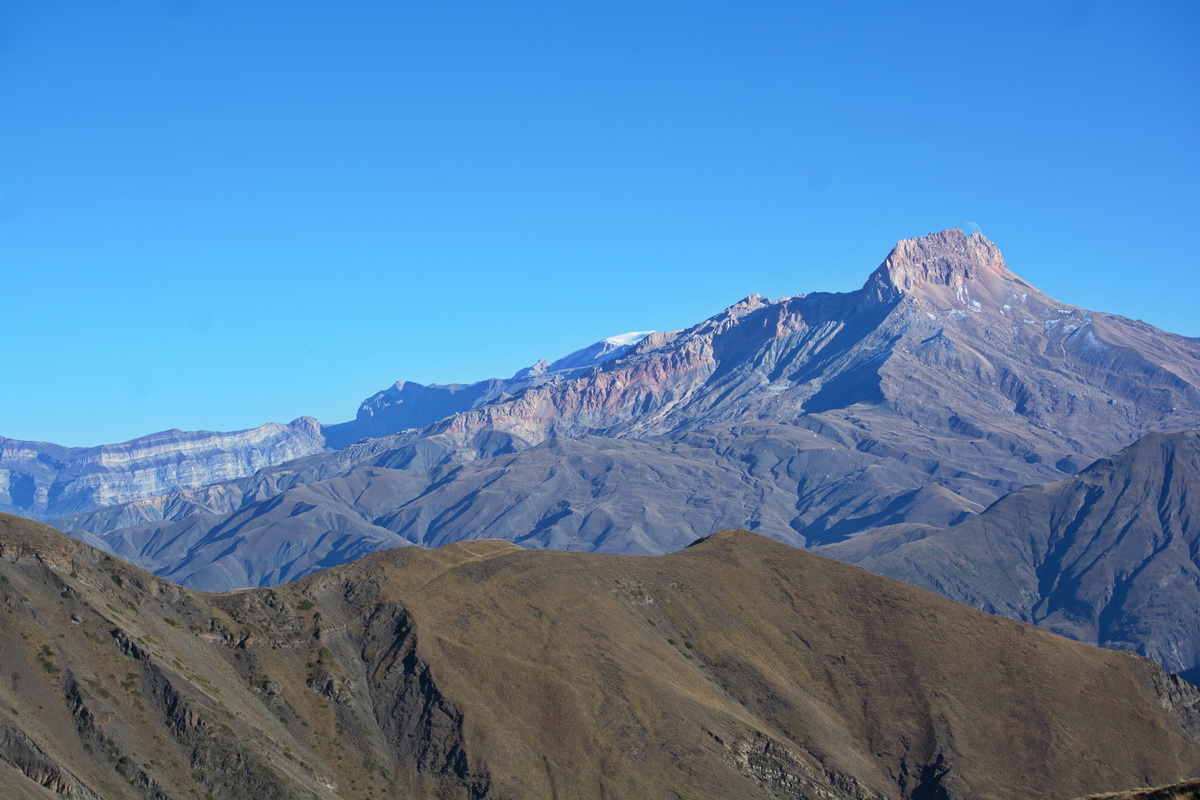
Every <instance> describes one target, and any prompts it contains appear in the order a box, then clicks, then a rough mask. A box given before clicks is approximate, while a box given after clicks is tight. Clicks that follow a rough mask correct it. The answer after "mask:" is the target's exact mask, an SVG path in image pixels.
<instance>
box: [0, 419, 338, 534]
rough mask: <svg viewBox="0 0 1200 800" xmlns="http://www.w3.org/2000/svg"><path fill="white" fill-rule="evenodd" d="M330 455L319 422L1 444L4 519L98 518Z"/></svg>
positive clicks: (3, 441)
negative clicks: (83, 442)
mask: <svg viewBox="0 0 1200 800" xmlns="http://www.w3.org/2000/svg"><path fill="white" fill-rule="evenodd" d="M324 449H325V441H324V439H323V437H322V436H321V430H320V425H319V423H318V422H317V421H316V420H315V419H313V418H312V417H300V418H299V419H296V420H293V421H292V422H290V423H288V424H287V425H281V424H279V423H276V422H271V423H268V424H266V425H261V426H259V427H257V428H251V429H249V430H244V431H233V432H230V433H217V432H213V431H180V430H169V431H162V432H161V433H154V434H150V435H149V436H142V437H139V438H137V439H133V440H130V441H128V442H122V443H121V444H106V445H100V446H99V447H63V446H62V445H56V444H50V443H47V442H25V441H20V440H17V439H6V438H4V437H2V436H0V511H8V512H13V513H17V514H24V515H27V516H32V517H53V516H61V515H64V514H74V513H79V512H82V511H91V510H94V509H98V508H103V507H105V506H111V505H116V504H121V503H127V502H131V501H136V500H141V499H144V498H146V497H153V496H159V495H164V494H170V493H172V492H176V491H179V490H182V489H190V488H193V487H197V486H208V485H211V484H214V483H220V482H223V481H228V480H231V479H234V478H242V477H246V476H249V475H253V474H254V473H256V472H258V471H259V470H260V469H262V468H264V467H269V466H273V465H275V464H282V463H284V462H287V461H292V460H294V459H297V458H300V457H302V456H307V455H311V454H313V453H319V452H321V451H322V450H324Z"/></svg>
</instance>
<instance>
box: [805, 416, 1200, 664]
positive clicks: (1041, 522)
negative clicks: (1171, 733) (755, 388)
mask: <svg viewBox="0 0 1200 800" xmlns="http://www.w3.org/2000/svg"><path fill="white" fill-rule="evenodd" d="M823 552H825V553H826V554H827V555H831V556H834V557H836V558H841V559H843V560H847V561H851V562H854V563H857V564H859V565H860V566H863V567H866V568H867V569H870V570H871V571H873V572H876V573H879V574H882V575H888V576H891V577H894V578H899V579H901V580H904V581H907V582H909V583H914V584H916V585H918V586H924V587H926V588H929V589H933V590H934V591H936V592H938V593H939V594H942V595H945V596H946V597H949V598H951V599H953V600H957V601H959V602H961V603H965V604H967V605H971V606H974V607H976V608H981V609H983V610H985V611H989V612H991V613H994V614H1002V615H1004V616H1006V617H1012V618H1013V619H1020V620H1025V621H1027V622H1033V623H1036V624H1038V625H1041V626H1042V627H1045V628H1048V629H1050V630H1052V631H1055V632H1057V633H1060V634H1062V635H1064V636H1069V637H1071V638H1072V639H1077V640H1079V641H1083V642H1090V643H1093V644H1099V645H1102V646H1104V647H1114V648H1121V649H1128V650H1135V651H1136V652H1138V653H1142V654H1143V655H1147V656H1150V657H1151V658H1153V659H1155V660H1156V661H1158V662H1159V663H1160V664H1163V665H1164V666H1165V667H1166V668H1167V669H1169V670H1171V671H1173V672H1180V673H1183V674H1184V675H1185V676H1187V677H1189V678H1190V679H1192V680H1195V679H1197V678H1200V555H1198V554H1200V433H1198V432H1195V431H1192V432H1184V433H1174V434H1150V435H1148V436H1146V437H1144V438H1142V439H1141V440H1139V441H1138V442H1137V443H1135V444H1133V445H1131V446H1130V447H1128V448H1126V449H1124V450H1122V451H1121V452H1120V453H1118V454H1117V455H1115V456H1112V457H1111V458H1104V459H1100V460H1098V461H1097V462H1095V463H1094V464H1092V465H1091V466H1090V467H1088V468H1087V469H1085V470H1083V471H1082V472H1080V473H1079V474H1078V475H1076V476H1073V477H1071V478H1066V479H1064V480H1061V481H1056V482H1054V483H1049V484H1044V485H1041V486H1031V487H1028V488H1025V489H1021V490H1019V491H1016V492H1013V493H1012V494H1009V495H1007V496H1005V497H1004V498H1002V499H1001V500H999V501H997V502H996V503H995V504H994V505H992V506H991V507H989V508H988V509H987V510H986V511H984V512H983V513H982V514H980V515H979V516H977V517H973V518H971V519H968V520H965V521H963V522H960V523H959V524H957V525H953V526H950V527H948V528H945V529H932V528H928V527H921V526H911V525H910V526H900V527H890V528H889V527H885V528H881V529H879V530H876V531H871V532H869V533H866V534H863V535H862V536H860V537H857V538H855V539H853V540H851V541H849V542H846V543H844V544H841V545H834V546H833V547H830V548H825V549H824V550H823Z"/></svg>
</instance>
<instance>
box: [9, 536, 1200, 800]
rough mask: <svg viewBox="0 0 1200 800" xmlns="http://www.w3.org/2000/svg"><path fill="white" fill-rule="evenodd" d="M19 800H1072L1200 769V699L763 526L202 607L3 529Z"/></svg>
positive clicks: (1127, 662)
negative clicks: (780, 537)
mask: <svg viewBox="0 0 1200 800" xmlns="http://www.w3.org/2000/svg"><path fill="white" fill-rule="evenodd" d="M0 614H3V615H4V620H5V621H4V625H3V626H0V668H2V669H0V674H2V675H3V680H2V681H0V714H2V717H0V776H2V777H0V785H2V786H4V793H5V796H6V797H14V798H43V797H50V796H66V797H75V798H106V800H109V799H116V798H141V797H166V796H170V797H191V796H206V797H214V798H234V797H237V798H242V797H256V798H262V800H270V799H271V798H285V797H287V798H290V797H305V798H330V799H331V800H332V798H344V797H376V798H398V797H411V796H420V797H440V798H501V797H504V798H525V797H572V798H590V797H597V798H599V797H628V798H634V797H638V798H640V797H681V798H682V797H691V798H707V797H712V798H728V797H739V798H775V797H796V798H835V797H837V798H850V799H853V800H922V799H924V798H943V799H944V800H967V799H968V798H969V799H970V800H990V799H994V800H1001V799H1003V800H1010V799H1011V798H1014V797H1021V798H1029V799H1030V800H1037V799H1039V798H1046V800H1050V798H1070V797H1079V796H1081V795H1085V794H1088V793H1094V792H1101V791H1124V790H1134V789H1138V788H1140V787H1145V786H1149V785H1163V784H1171V783H1175V782H1178V781H1181V780H1183V779H1185V778H1188V777H1194V776H1195V775H1197V774H1200V738H1198V737H1200V692H1198V690H1197V689H1195V688H1194V687H1192V686H1191V685H1189V684H1187V683H1184V682H1182V681H1180V680H1178V679H1177V678H1174V677H1171V676H1169V675H1167V674H1165V673H1164V672H1162V670H1160V669H1159V668H1158V667H1156V666H1155V665H1154V664H1153V663H1151V662H1150V661H1148V660H1147V659H1144V658H1140V657H1138V656H1134V655H1131V654H1129V653H1122V652H1115V651H1108V650H1101V649H1098V648H1094V647H1089V646H1086V645H1082V644H1078V643H1075V642H1071V641H1068V640H1067V639H1064V638H1061V637H1059V636H1056V635H1054V634H1052V633H1050V632H1047V631H1044V630H1041V629H1039V628H1036V627H1033V626H1029V625H1026V624H1022V623H1019V622H1014V621H1010V620H1005V619H1001V618H998V617H994V616H989V615H987V614H983V613H980V612H978V611H974V610H972V609H969V608H966V607H964V606H961V605H958V604H956V603H953V602H951V601H948V600H945V599H943V598H941V597H938V596H936V595H934V594H932V593H929V592H926V591H924V590H921V589H918V588H915V587H912V586H909V585H906V584H902V583H899V582H896V581H892V580H889V579H886V578H881V577H877V576H874V575H871V574H869V573H867V572H865V571H863V570H861V569H858V568H856V567H852V566H848V565H844V564H840V563H838V562H835V561H830V560H828V559H824V558H821V557H819V556H816V555H813V554H810V553H806V552H802V551H800V550H797V549H794V548H790V547H787V546H785V545H782V544H779V543H777V542H773V541H771V540H769V539H766V538H764V537H762V536H758V535H755V534H751V533H748V532H745V531H725V532H720V533H717V534H715V535H713V536H710V537H708V538H706V539H704V540H703V541H700V542H697V543H696V544H694V545H693V546H691V547H689V548H686V549H684V550H682V551H680V552H677V553H673V554H670V555H664V556H656V557H640V558H639V557H623V556H613V555H601V554H585V553H564V552H553V551H528V550H523V549H521V548H519V547H516V546H514V545H512V544H511V543H508V542H500V541H472V542H459V543H455V544H451V545H447V546H445V547H442V548H439V549H434V550H427V549H424V548H402V549H399V550H393V551H389V552H385V553H376V554H373V555H370V556H367V557H366V558H364V559H362V560H360V561H357V562H355V563H353V564H347V565H344V566H340V567H335V568H332V569H328V570H324V571H321V572H318V573H316V574H313V575H310V576H308V577H306V578H304V579H302V580H300V581H297V582H294V583H290V584H287V585H284V586H279V587H275V588H267V589H255V590H248V591H241V592H234V593H229V594H223V595H208V594H203V593H200V592H195V591H190V590H187V589H183V588H180V587H179V586H177V585H174V584H171V583H168V582H166V581H164V580H162V579H159V578H157V577H155V576H153V575H151V574H149V573H146V572H143V571H141V570H139V569H137V568H135V567H132V566H130V565H128V564H126V563H124V562H122V561H121V560H119V559H116V558H113V557H111V556H109V555H107V554H105V553H103V552H101V551H99V550H95V549H93V548H90V547H88V546H86V545H84V544H82V543H80V542H78V541H75V540H72V539H70V538H68V537H66V536H63V535H61V534H59V533H57V532H56V531H53V530H51V529H49V528H46V527H45V526H42V525H40V524H38V523H35V522H32V521H30V520H26V519H21V518H17V517H9V516H0Z"/></svg>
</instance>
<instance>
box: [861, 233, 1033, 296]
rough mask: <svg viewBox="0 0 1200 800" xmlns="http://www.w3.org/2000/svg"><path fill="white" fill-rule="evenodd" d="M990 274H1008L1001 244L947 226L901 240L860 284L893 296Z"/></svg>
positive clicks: (960, 282) (884, 294) (955, 284)
mask: <svg viewBox="0 0 1200 800" xmlns="http://www.w3.org/2000/svg"><path fill="white" fill-rule="evenodd" d="M989 274H991V275H997V276H1011V273H1010V272H1009V271H1008V269H1007V268H1006V267H1005V266H1004V257H1003V256H1002V255H1001V254H1000V248H998V247H996V245H994V244H992V242H991V241H990V240H988V238H987V237H985V236H984V235H983V234H982V233H972V234H971V235H970V236H968V235H967V234H965V233H963V232H962V231H961V230H959V229H958V228H950V229H949V230H945V231H940V232H938V233H931V234H929V235H927V236H919V237H917V238H915V239H902V240H900V241H899V242H898V243H897V244H896V246H895V247H893V248H892V252H891V253H889V254H888V257H887V258H886V259H884V261H883V263H882V264H880V265H879V268H878V269H876V270H875V271H874V272H873V273H871V277H870V278H869V279H868V280H867V283H866V286H865V287H863V288H865V289H867V290H874V292H875V293H876V294H877V295H878V296H880V297H893V296H895V295H897V294H908V293H911V292H912V291H914V290H915V289H917V288H918V287H921V286H927V285H928V286H948V287H950V288H951V289H958V288H959V287H961V286H962V285H963V283H965V282H966V281H969V280H973V279H977V278H980V277H982V276H984V275H989Z"/></svg>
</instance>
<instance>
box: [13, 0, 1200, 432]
mask: <svg viewBox="0 0 1200 800" xmlns="http://www.w3.org/2000/svg"><path fill="white" fill-rule="evenodd" d="M909 6H910V4H899V3H882V2H880V3H868V2H857V3H834V2H828V3H816V2H812V3H800V2H753V1H751V2H744V3H736V4H735V3H716V2H712V3H708V2H695V1H694V0H692V1H690V2H683V1H682V0H679V1H678V2H654V0H637V2H605V3H594V4H593V3H563V2H561V0H557V1H556V2H522V1H521V0H513V2H504V3H498V2H465V1H464V2H454V1H448V2H436V3H435V2H423V3H413V2H396V1H395V0H393V1H392V2H354V3H328V2H304V1H303V0H287V2H265V1H262V0H257V1H256V2H252V3H244V2H218V1H217V0H213V1H212V2H200V0H196V2H182V1H180V0H176V1H175V2H167V1H166V0H158V1H156V2H150V1H149V0H146V1H145V2H136V1H135V0H128V1H123V2H115V1H110V2H101V1H100V0H79V1H78V2H69V1H68V0H63V2H46V0H5V2H3V3H2V4H0V292H2V301H3V302H2V305H0V343H2V344H0V374H2V375H3V376H4V377H3V385H4V391H2V392H0V434H3V435H4V436H8V437H14V438H22V439H34V440H42V441H53V442H58V443H61V444H68V445H92V444H99V443H102V442H114V441H121V440H124V439H129V438H132V437H134V436H137V435H140V434H145V433H149V432H152V431H157V430H162V429H166V428H172V427H178V428H183V429H208V430H234V429H239V428H247V427H251V426H254V425H259V424H261V423H264V422H268V421H281V422H286V421H288V420H290V419H292V418H294V417H297V416H300V415H302V414H308V415H312V416H315V417H317V418H319V419H320V420H322V421H324V422H340V421H344V420H347V419H350V418H352V417H353V416H354V412H355V409H356V408H357V405H358V403H359V402H360V401H361V400H362V399H364V398H365V397H367V396H369V395H370V394H372V393H374V392H375V391H377V390H379V389H381V388H383V387H385V386H387V385H389V384H391V383H392V382H394V381H396V380H398V379H405V380H415V381H419V382H443V383H446V382H455V381H472V380H478V379H482V378H486V377H493V376H507V375H510V374H512V373H513V372H515V371H516V370H517V369H519V368H520V367H522V366H525V365H528V364H530V363H532V362H533V361H535V360H537V359H538V358H542V357H544V358H547V359H553V358H555V357H558V356H561V355H564V354H566V353H567V352H570V351H572V350H575V349H577V348H579V347H582V346H584V345H587V344H589V343H590V342H593V341H596V340H598V339H600V338H603V337H605V336H608V335H612V334H617V333H621V332H624V331H630V330H646V329H657V330H670V329H677V328H682V327H686V326H688V325H691V324H693V323H695V322H698V321H700V320H702V319H704V318H705V317H708V316H710V315H712V314H714V313H716V312H718V311H720V310H721V309H722V308H724V307H726V306H728V305H730V304H732V303H734V302H736V301H737V300H739V299H740V298H742V297H744V296H745V295H747V294H751V293H754V292H757V293H760V294H764V295H768V296H770V297H773V298H774V297H779V296H783V295H791V294H798V293H801V292H809V291H848V290H852V289H855V288H857V287H858V286H860V285H861V284H862V283H863V281H864V280H865V278H866V276H867V275H868V274H869V272H870V271H871V270H872V269H874V267H875V266H877V265H878V263H879V262H880V261H881V260H882V259H883V258H884V256H885V255H886V254H887V252H888V250H889V249H890V248H891V246H892V244H894V242H895V241H896V240H897V239H901V238H908V237H912V236H918V235H922V234H925V233H928V232H930V231H935V230H941V229H943V228H948V227H961V228H963V229H964V230H967V231H968V232H970V231H973V230H982V231H983V233H984V234H985V235H987V236H988V237H989V238H991V239H992V240H993V241H995V242H996V243H997V244H998V245H999V246H1000V248H1001V249H1002V250H1003V251H1004V253H1005V256H1006V258H1007V261H1008V264H1009V267H1010V268H1012V269H1013V270H1014V271H1015V272H1017V273H1018V274H1019V275H1021V276H1022V277H1024V278H1025V279H1026V280H1028V281H1029V282H1030V283H1032V284H1034V285H1035V286H1038V287H1039V288H1041V289H1042V290H1044V291H1046V292H1048V293H1050V294H1051V295H1053V296H1055V297H1057V298H1059V299H1061V300H1063V301H1065V302H1069V303H1072V304H1076V305H1081V306H1084V307H1087V308H1092V309H1095V310H1100V311H1109V312H1114V313H1119V314H1123V315H1125V316H1129V317H1136V318H1140V319H1144V320H1146V321H1148V322H1150V323H1152V324H1154V325H1157V326H1159V327H1161V328H1164V329H1166V330H1170V331H1173V332H1176V333H1182V334H1185V335H1189V336H1200V314H1198V313H1197V311H1196V305H1197V302H1198V301H1200V291H1198V290H1200V277H1198V274H1197V268H1196V264H1195V261H1196V257H1195V253H1194V249H1195V247H1196V234H1197V232H1198V231H1200V190H1198V189H1197V187H1198V186H1200V154H1198V147H1197V143H1200V3H1196V2H1190V1H1188V2H1139V3H1127V2H1125V3H1117V2H1056V1H1055V0H1046V1H1045V2H1029V3H1008V2H1006V3H999V2H997V3H978V4H961V3H924V4H919V5H918V6H916V7H915V8H910V7H909Z"/></svg>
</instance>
